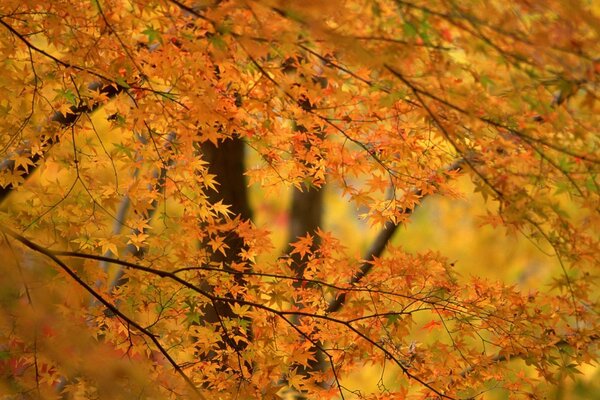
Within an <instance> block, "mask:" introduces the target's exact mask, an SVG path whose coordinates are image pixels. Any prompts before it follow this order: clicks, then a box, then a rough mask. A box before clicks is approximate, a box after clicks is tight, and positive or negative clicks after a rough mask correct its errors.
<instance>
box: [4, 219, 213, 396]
mask: <svg viewBox="0 0 600 400" xmlns="http://www.w3.org/2000/svg"><path fill="white" fill-rule="evenodd" d="M0 230H1V231H2V232H3V233H4V234H5V235H8V236H10V237H12V238H14V239H15V240H17V241H18V242H20V243H22V244H23V245H25V246H26V247H28V248H30V249H31V250H33V251H35V252H38V253H40V254H42V255H44V256H46V257H48V258H49V259H51V260H52V261H53V262H54V263H55V264H56V265H58V266H59V267H60V268H61V269H62V270H63V271H64V272H65V273H66V274H67V275H69V276H70V277H71V278H72V279H73V280H74V281H75V282H76V283H77V284H78V285H79V286H81V287H82V288H83V289H85V290H86V291H87V292H88V293H89V294H90V295H92V296H93V297H94V298H95V299H96V300H97V301H98V302H99V303H100V304H102V305H103V306H104V307H106V309H107V310H109V311H110V312H112V313H113V314H114V315H116V316H117V317H119V318H120V319H122V320H123V321H125V322H126V323H127V324H128V325H130V326H132V327H134V328H135V329H136V330H138V331H139V332H140V333H142V334H143V335H144V336H146V337H147V338H148V339H149V340H150V341H151V342H152V343H154V345H155V346H156V348H157V349H158V350H159V352H160V353H161V354H162V355H163V356H164V357H165V359H166V360H167V361H168V362H169V364H171V366H172V367H173V369H174V370H175V371H176V372H177V374H179V375H180V376H181V377H182V378H183V379H184V381H185V382H186V383H187V385H188V386H189V387H190V389H191V390H192V391H193V392H194V393H195V395H196V396H197V397H198V398H199V399H202V400H204V399H206V397H205V396H204V395H203V394H202V393H201V392H200V391H199V390H198V388H197V387H196V385H195V384H194V382H193V381H192V380H191V379H190V378H189V377H188V376H187V375H186V374H185V372H184V371H183V370H182V369H181V367H180V366H179V365H178V364H177V362H176V361H175V360H174V359H173V357H172V356H171V355H170V354H169V352H168V350H167V349H166V348H165V347H164V346H163V345H162V344H161V343H160V340H159V339H158V336H157V335H155V334H153V333H152V332H151V331H149V330H148V329H147V328H144V327H143V326H141V325H140V324H138V323H137V322H136V321H135V320H133V319H132V318H130V317H128V316H127V315H125V314H124V313H123V312H122V311H121V310H119V308H118V307H115V306H114V305H112V304H111V303H110V302H109V301H108V300H106V299H105V298H104V297H102V295H100V293H98V292H97V291H96V290H95V289H94V288H93V287H91V286H90V285H88V284H87V283H86V282H85V281H83V280H82V279H81V278H80V277H79V276H78V275H77V274H76V273H75V272H74V271H73V269H71V268H70V267H69V266H67V265H66V264H65V263H64V262H63V261H61V260H60V259H59V258H58V257H57V256H56V255H54V254H53V253H52V252H51V251H49V250H48V249H46V248H44V247H42V246H40V245H38V244H37V243H34V242H32V241H31V240H29V239H27V238H26V237H24V236H22V235H20V234H18V233H17V232H15V231H13V230H12V229H10V228H7V227H5V226H2V225H0Z"/></svg>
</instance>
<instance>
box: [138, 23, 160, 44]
mask: <svg viewBox="0 0 600 400" xmlns="http://www.w3.org/2000/svg"><path fill="white" fill-rule="evenodd" d="M142 33H143V34H144V35H146V36H147V37H148V43H154V42H158V43H161V44H162V42H163V40H162V36H161V34H160V32H159V31H157V30H156V29H154V27H152V26H149V27H147V28H146V30H144V31H142Z"/></svg>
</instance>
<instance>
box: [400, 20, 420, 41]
mask: <svg viewBox="0 0 600 400" xmlns="http://www.w3.org/2000/svg"><path fill="white" fill-rule="evenodd" d="M402 30H404V34H405V35H406V36H408V37H409V38H413V37H415V36H417V34H418V33H419V32H418V31H417V28H416V27H415V26H414V25H413V24H411V23H410V22H405V23H404V25H402Z"/></svg>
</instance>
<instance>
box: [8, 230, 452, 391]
mask: <svg viewBox="0 0 600 400" xmlns="http://www.w3.org/2000/svg"><path fill="white" fill-rule="evenodd" d="M0 230H1V231H2V232H4V233H5V234H6V235H8V236H11V237H13V238H14V239H16V240H17V241H19V242H21V243H22V244H23V245H25V246H26V247H28V248H30V249H31V250H33V251H35V252H38V253H41V254H43V255H44V256H46V257H48V258H50V259H51V260H52V261H53V262H55V263H56V264H57V265H58V266H59V267H60V268H61V269H63V270H64V271H65V272H66V273H67V274H68V275H69V276H71V277H72V278H73V279H74V280H75V281H76V282H77V283H78V284H79V285H81V286H82V287H83V288H84V289H85V290H86V291H88V292H89V293H90V294H92V295H93V296H94V297H95V298H97V300H98V301H99V303H101V304H102V305H103V306H105V307H106V308H107V309H108V310H109V311H111V312H112V313H114V314H115V315H116V316H118V317H119V318H121V319H123V320H124V321H126V322H127V323H129V324H130V325H131V326H133V327H134V328H136V329H137V330H139V331H140V332H141V333H142V334H144V335H146V336H147V337H149V338H150V339H151V341H152V342H153V343H154V344H155V345H156V346H157V348H158V349H159V351H160V352H161V353H162V354H163V355H164V356H165V358H166V359H167V360H168V361H169V362H170V363H171V365H172V366H173V367H174V368H175V370H176V371H177V372H178V373H179V374H180V375H181V376H182V377H183V378H184V379H185V380H186V382H187V383H188V384H189V385H191V387H192V389H193V390H194V392H195V393H196V394H197V395H198V397H199V398H201V399H204V398H205V397H204V396H203V395H202V394H201V393H200V392H199V391H198V389H197V388H196V387H195V385H194V384H193V382H192V381H191V380H190V379H189V378H188V377H187V375H186V374H185V373H184V372H183V370H182V369H181V367H179V365H178V364H177V363H176V361H175V360H174V359H173V358H172V357H171V356H170V354H169V353H168V351H167V350H166V349H165V348H164V347H163V346H162V345H161V344H160V341H159V340H158V338H157V337H156V336H155V335H153V334H152V332H150V331H149V330H148V329H146V328H143V327H142V326H140V325H139V324H138V323H137V322H135V321H134V320H132V319H131V318H129V317H127V316H126V315H125V314H123V312H122V311H120V310H119V309H118V307H115V306H114V305H112V304H110V303H109V302H108V301H107V300H106V299H104V298H103V297H102V296H101V295H100V294H98V293H97V292H96V291H95V290H94V289H93V288H92V287H90V286H89V285H88V284H87V283H86V282H84V281H83V280H82V279H81V278H79V276H78V275H77V274H76V273H75V272H74V271H73V270H72V269H71V268H69V267H68V266H67V265H66V264H65V263H64V262H63V261H61V259H59V258H58V256H60V255H63V256H70V257H78V258H87V259H95V260H104V261H107V262H115V263H117V264H119V265H121V266H123V267H125V268H130V269H133V270H138V271H143V272H145V273H148V274H150V275H154V276H158V277H160V278H166V279H170V280H172V281H174V282H177V283H178V284H180V285H182V286H184V287H186V288H188V289H191V290H192V291H194V292H196V293H198V294H199V295H201V296H202V297H205V298H206V299H208V300H209V301H210V302H221V303H224V304H227V305H229V306H231V305H234V304H239V305H246V306H250V307H252V308H255V309H257V310H262V311H265V312H267V313H269V314H271V315H274V316H276V317H278V318H280V319H281V320H282V321H284V322H285V323H286V324H287V325H288V326H290V327H291V328H292V329H293V330H294V331H296V332H297V333H298V334H299V335H300V336H302V337H304V338H305V339H306V340H308V341H310V342H311V344H312V345H314V346H317V348H319V349H320V350H321V351H323V353H324V354H326V355H329V352H328V351H327V350H326V349H325V348H324V347H322V346H321V345H320V344H319V343H318V342H317V341H314V339H311V338H310V337H309V336H308V335H307V334H306V333H304V332H302V330H300V329H299V328H298V327H297V326H296V324H295V323H294V322H293V320H292V317H309V318H314V319H317V320H322V321H328V322H331V323H334V324H338V325H340V326H343V327H345V328H346V329H348V331H349V332H352V333H353V334H355V335H356V336H357V337H358V338H360V339H361V340H364V341H366V342H367V343H369V344H370V345H371V346H373V347H374V348H376V349H378V350H379V351H381V352H382V353H383V354H384V355H385V356H386V357H387V358H388V359H390V360H392V361H393V362H394V363H395V364H396V365H397V366H398V367H400V369H401V370H402V371H403V372H404V374H405V375H406V376H407V377H408V378H410V379H413V380H415V381H416V382H418V383H419V384H421V385H422V386H423V387H424V388H427V389H428V390H430V391H432V392H433V393H435V394H437V395H438V396H440V398H445V399H454V397H452V396H448V395H446V394H444V393H443V392H442V391H440V390H439V389H436V388H435V387H433V386H432V384H431V383H429V382H427V381H425V380H424V379H422V378H420V377H419V376H416V375H414V374H413V373H412V372H411V370H410V368H409V367H408V366H407V365H405V363H404V362H403V361H402V360H401V359H399V358H398V356H397V355H396V354H394V353H393V352H392V351H390V350H389V349H388V348H387V347H386V346H385V345H384V344H383V343H380V342H378V341H376V340H375V339H373V338H371V337H369V336H368V335H366V334H365V333H363V332H361V330H360V329H358V328H357V327H356V326H354V325H353V323H355V322H357V321H358V322H360V320H361V319H351V320H344V319H339V318H336V317H333V316H330V315H328V314H316V313H311V312H306V311H302V310H278V309H275V308H272V307H269V306H267V305H265V304H262V303H259V302H256V301H248V300H245V299H242V298H233V297H231V296H218V295H215V294H213V293H211V291H209V290H205V289H204V288H202V287H201V286H199V285H195V284H193V283H191V282H189V281H187V280H185V279H183V278H181V277H180V276H178V275H177V274H176V273H174V272H170V271H163V270H160V269H156V268H152V267H146V266H142V265H138V264H134V263H131V262H125V261H121V260H117V259H110V258H107V257H103V256H94V255H87V254H83V253H75V252H65V251H53V250H49V249H46V248H44V247H42V246H40V245H38V244H36V243H34V242H32V241H31V240H29V239H27V238H25V237H24V236H22V235H20V234H18V233H17V232H15V231H13V230H11V229H10V228H7V227H4V226H0ZM375 316H380V314H376V315H375Z"/></svg>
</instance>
